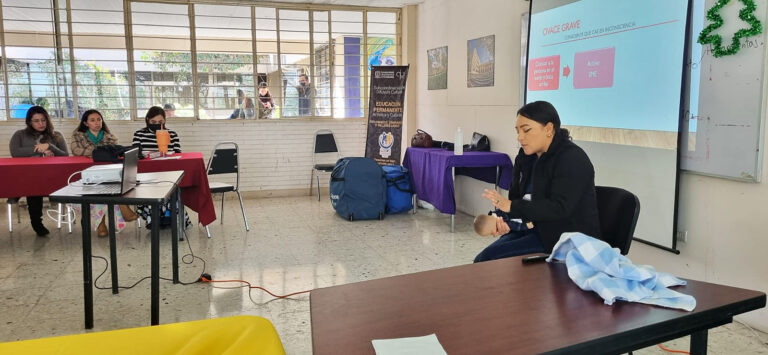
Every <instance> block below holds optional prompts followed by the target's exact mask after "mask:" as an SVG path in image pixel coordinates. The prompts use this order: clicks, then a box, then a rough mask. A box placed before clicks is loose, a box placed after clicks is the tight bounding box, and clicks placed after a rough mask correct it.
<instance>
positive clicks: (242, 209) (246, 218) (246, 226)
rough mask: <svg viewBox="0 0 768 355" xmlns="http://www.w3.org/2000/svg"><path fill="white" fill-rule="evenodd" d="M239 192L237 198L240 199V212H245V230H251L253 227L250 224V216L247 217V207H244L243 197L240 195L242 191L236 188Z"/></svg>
mask: <svg viewBox="0 0 768 355" xmlns="http://www.w3.org/2000/svg"><path fill="white" fill-rule="evenodd" d="M235 192H237V198H238V199H239V200H240V212H241V213H242V214H243V221H245V231H246V232H247V231H249V230H251V227H249V226H248V217H245V207H243V197H242V196H240V191H238V190H235Z"/></svg>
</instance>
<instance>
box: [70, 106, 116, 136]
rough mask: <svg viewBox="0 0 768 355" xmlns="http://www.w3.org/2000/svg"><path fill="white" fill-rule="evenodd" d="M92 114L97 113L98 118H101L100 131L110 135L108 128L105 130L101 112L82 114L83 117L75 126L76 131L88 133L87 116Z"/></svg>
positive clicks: (105, 124) (92, 111) (89, 111)
mask: <svg viewBox="0 0 768 355" xmlns="http://www.w3.org/2000/svg"><path fill="white" fill-rule="evenodd" d="M94 113H98V114H99V117H101V130H102V131H104V132H107V133H112V132H110V131H109V128H107V121H104V115H102V114H101V112H99V111H97V110H88V111H85V112H83V117H82V118H80V124H79V125H78V126H77V130H78V131H80V132H86V131H88V124H87V123H88V116H90V115H92V114H94Z"/></svg>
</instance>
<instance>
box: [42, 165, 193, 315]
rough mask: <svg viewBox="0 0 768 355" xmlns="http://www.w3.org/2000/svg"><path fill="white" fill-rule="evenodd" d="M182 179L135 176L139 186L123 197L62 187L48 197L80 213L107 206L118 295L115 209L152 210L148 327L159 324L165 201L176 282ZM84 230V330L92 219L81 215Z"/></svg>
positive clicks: (89, 310)
mask: <svg viewBox="0 0 768 355" xmlns="http://www.w3.org/2000/svg"><path fill="white" fill-rule="evenodd" d="M183 176H184V172H183V171H167V172H160V173H143V174H138V175H137V178H138V180H139V181H144V182H145V183H140V184H138V185H136V187H134V188H133V189H132V190H131V191H128V192H127V193H125V194H123V195H116V196H100V195H70V194H68V193H66V192H63V190H64V188H62V189H60V190H57V191H55V192H53V193H52V194H51V195H50V196H49V198H50V199H51V201H52V202H61V203H79V204H80V205H81V207H82V211H88V210H89V209H90V205H91V204H106V205H107V211H108V213H109V256H110V265H111V266H112V293H117V292H118V286H117V280H118V278H117V246H116V244H117V243H116V238H115V225H114V224H115V217H114V213H115V212H114V211H115V209H114V206H115V205H118V204H122V205H149V206H151V209H152V221H155V223H152V232H151V233H150V234H151V239H152V241H151V247H150V249H151V251H150V268H151V269H152V270H151V276H150V284H151V285H150V300H151V304H150V325H158V324H160V223H157V221H159V220H160V208H161V206H162V205H163V204H165V203H166V202H167V201H169V200H170V201H171V209H172V210H171V232H172V237H171V262H172V267H173V283H179V247H178V241H179V238H178V232H179V230H180V228H179V224H180V223H182V224H183V221H184V219H183V218H181V219H180V218H179V216H178V215H179V212H180V208H178V207H179V205H180V204H179V203H178V199H179V196H180V193H179V183H180V182H181V179H182V177H183ZM81 221H82V230H83V298H84V302H83V303H84V306H85V310H84V314H85V328H86V329H91V328H93V269H92V265H91V258H92V254H91V216H90V214H89V213H82V218H81Z"/></svg>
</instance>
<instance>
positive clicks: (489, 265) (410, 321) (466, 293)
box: [310, 258, 766, 355]
mask: <svg viewBox="0 0 768 355" xmlns="http://www.w3.org/2000/svg"><path fill="white" fill-rule="evenodd" d="M674 289H675V290H678V291H680V292H683V293H686V294H690V295H693V296H694V297H695V298H696V301H697V306H696V309H695V310H693V311H692V312H686V311H683V310H676V309H669V308H662V307H656V306H649V305H645V304H640V303H627V302H616V303H615V304H614V305H613V306H608V305H605V304H604V303H603V300H602V299H601V298H600V297H599V296H597V294H595V293H593V292H586V291H582V290H581V289H579V288H578V287H577V286H576V285H575V284H574V283H573V282H572V281H571V280H570V278H568V274H567V269H566V266H565V265H564V264H547V263H534V264H522V263H521V258H507V259H501V260H495V261H489V262H484V263H478V264H470V265H463V266H457V267H451V268H446V269H439V270H433V271H427V272H420V273H415V274H408V275H401V276H395V277H389V278H384V279H378V280H372V281H365V282H358V283H352V284H348V285H341V286H334V287H329V288H321V289H317V290H313V291H312V292H311V294H310V308H311V317H312V346H313V350H314V354H316V355H320V354H374V350H373V346H372V345H371V340H373V339H389V338H402V337H414V336H424V335H428V334H432V333H435V334H436V335H437V338H438V340H439V341H440V343H441V344H442V345H443V348H444V349H445V351H446V352H447V353H448V354H539V353H551V354H565V353H567V354H597V353H622V352H623V353H626V352H628V351H631V350H636V349H639V348H643V347H646V346H650V345H653V344H657V343H660V342H663V341H668V340H671V339H675V338H679V337H682V336H685V335H689V334H690V335H692V336H691V354H705V353H706V344H707V330H708V329H710V328H713V327H717V326H720V325H723V324H727V323H730V322H731V321H732V320H733V318H732V317H733V316H734V315H737V314H740V313H745V312H749V311H752V310H755V309H758V308H762V307H765V302H766V296H765V293H762V292H757V291H751V290H745V289H740V288H734V287H728V286H722V285H716V284H711V283H706V282H699V281H692V280H688V285H687V286H681V287H675V288H674Z"/></svg>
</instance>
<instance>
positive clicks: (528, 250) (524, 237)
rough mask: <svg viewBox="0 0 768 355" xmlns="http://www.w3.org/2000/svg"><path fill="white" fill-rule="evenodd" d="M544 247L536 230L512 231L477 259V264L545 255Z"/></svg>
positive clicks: (482, 252)
mask: <svg viewBox="0 0 768 355" xmlns="http://www.w3.org/2000/svg"><path fill="white" fill-rule="evenodd" d="M543 252H544V246H543V245H541V240H539V233H538V232H536V230H524V231H512V232H509V233H507V234H504V235H502V236H501V237H499V239H498V240H496V241H495V242H493V243H491V245H489V246H487V247H486V248H485V249H483V251H481V252H480V254H477V256H476V257H475V262H476V263H479V262H483V261H489V260H496V259H503V258H510V257H513V256H520V255H526V254H533V253H543Z"/></svg>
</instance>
